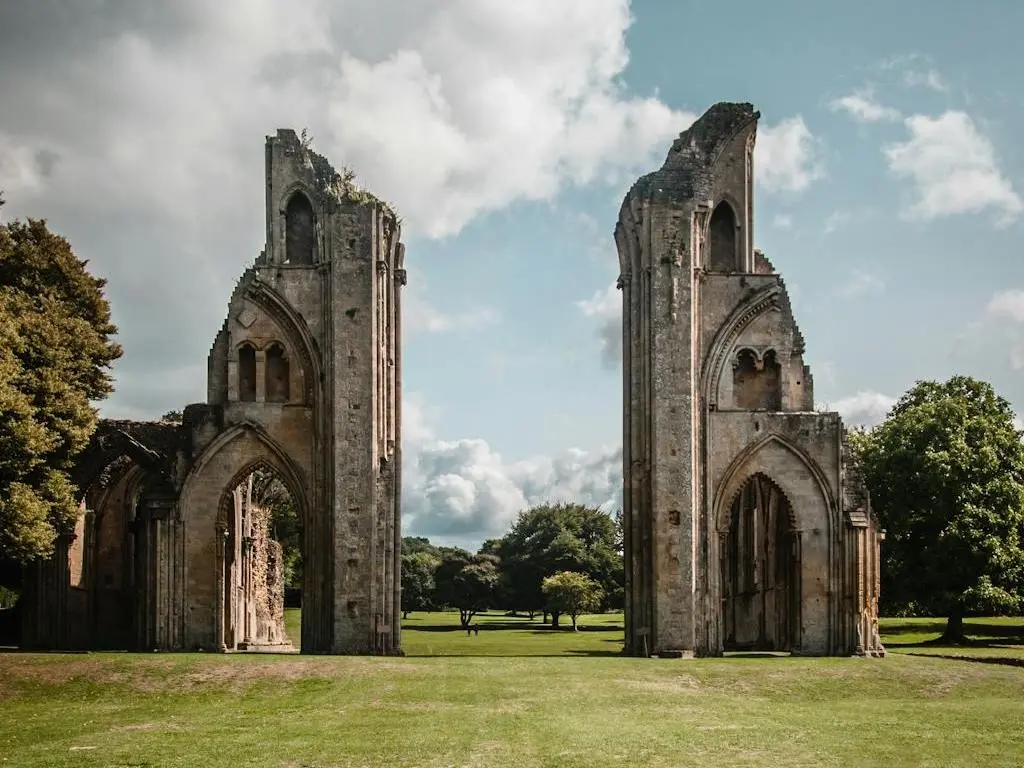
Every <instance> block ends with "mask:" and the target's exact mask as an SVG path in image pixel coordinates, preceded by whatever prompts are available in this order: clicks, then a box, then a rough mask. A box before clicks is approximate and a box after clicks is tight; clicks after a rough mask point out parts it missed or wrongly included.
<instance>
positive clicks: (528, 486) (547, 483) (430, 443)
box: [402, 394, 622, 548]
mask: <svg viewBox="0 0 1024 768" xmlns="http://www.w3.org/2000/svg"><path fill="white" fill-rule="evenodd" d="M434 417H436V413H435V414H431V413H430V411H429V408H428V407H427V406H426V405H425V404H424V403H423V401H422V399H420V398H419V397H417V396H416V395H415V394H412V395H409V396H407V397H406V398H405V401H404V403H403V422H404V424H403V427H404V429H405V456H404V459H403V460H404V466H405V472H404V476H403V489H402V515H403V526H404V528H405V530H407V531H408V532H409V533H410V534H412V535H420V536H429V537H431V538H433V539H435V540H436V541H440V542H446V543H451V544H457V545H460V546H468V547H471V548H475V547H476V546H477V545H478V544H479V543H480V542H481V541H482V540H483V539H486V538H490V537H494V536H501V535H502V534H504V533H505V532H506V531H507V530H508V528H509V526H510V525H511V523H512V522H513V521H514V520H515V518H516V516H517V515H518V514H519V513H520V512H521V511H522V510H524V509H526V508H528V507H530V506H533V505H536V504H541V503H544V502H547V501H576V502H580V503H584V504H591V505H594V506H599V507H601V508H602V509H604V510H606V511H608V512H612V511H614V510H615V509H618V508H620V507H621V505H622V451H621V449H605V450H601V451H593V452H591V451H583V450H579V449H569V450H567V451H565V452H564V453H563V454H561V455H559V456H554V457H551V456H536V457H533V458H530V459H527V460H524V461H518V462H516V461H507V460H506V459H504V458H503V457H502V456H501V455H500V454H499V453H497V452H496V451H495V450H494V449H492V448H491V446H490V445H489V444H488V443H487V441H486V440H482V439H479V438H463V439H459V440H439V439H437V438H436V431H435V429H434V427H433V424H432V419H433V418H434Z"/></svg>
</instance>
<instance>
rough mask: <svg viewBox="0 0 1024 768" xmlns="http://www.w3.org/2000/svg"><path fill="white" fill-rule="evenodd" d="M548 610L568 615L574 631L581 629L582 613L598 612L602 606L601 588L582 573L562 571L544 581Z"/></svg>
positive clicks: (543, 588)
mask: <svg viewBox="0 0 1024 768" xmlns="http://www.w3.org/2000/svg"><path fill="white" fill-rule="evenodd" d="M541 589H542V590H543V592H544V599H545V600H546V601H547V607H548V610H549V611H551V612H552V613H566V614H568V615H569V617H570V618H571V619H572V629H573V631H574V632H575V631H576V630H578V629H579V626H578V625H577V619H578V618H579V615H580V614H581V613H586V612H587V611H594V610H597V608H598V606H600V605H601V597H602V594H601V587H600V586H599V585H598V584H597V582H596V581H594V580H593V579H589V578H587V577H586V576H584V575H583V574H582V573H573V572H572V571H562V572H561V573H556V574H554V575H553V576H548V577H547V578H546V579H544V583H543V585H542V587H541Z"/></svg>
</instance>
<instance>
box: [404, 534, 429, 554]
mask: <svg viewBox="0 0 1024 768" xmlns="http://www.w3.org/2000/svg"><path fill="white" fill-rule="evenodd" d="M416 552H426V553H427V554H428V555H431V556H432V557H438V549H437V547H435V546H434V545H433V544H431V543H430V539H428V538H426V537H425V536H404V537H402V554H403V555H412V554H415V553H416Z"/></svg>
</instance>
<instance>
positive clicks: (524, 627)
mask: <svg viewBox="0 0 1024 768" xmlns="http://www.w3.org/2000/svg"><path fill="white" fill-rule="evenodd" d="M472 626H473V628H474V629H479V630H480V632H502V631H505V630H515V631H517V632H529V633H531V634H534V635H550V634H552V633H556V632H557V633H562V632H572V626H571V625H563V626H561V627H559V628H558V629H552V628H551V626H550V625H546V624H540V623H536V624H525V623H523V622H521V621H520V622H514V621H484V622H480V623H479V624H473V625H472ZM402 629H403V630H404V631H407V632H463V633H465V631H466V629H465V628H464V627H460V626H459V625H458V624H415V625H408V626H404V627H403V628H402ZM624 631H625V628H624V627H623V626H622V625H621V624H599V625H597V626H586V625H585V624H580V626H579V629H578V630H577V633H578V634H582V633H584V632H624Z"/></svg>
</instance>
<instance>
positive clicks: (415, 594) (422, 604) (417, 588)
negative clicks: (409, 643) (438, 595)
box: [402, 551, 440, 619]
mask: <svg viewBox="0 0 1024 768" xmlns="http://www.w3.org/2000/svg"><path fill="white" fill-rule="evenodd" d="M439 563H440V561H439V560H438V559H437V557H436V556H434V555H432V554H430V553H429V552H424V551H420V552H410V553H406V554H403V555H402V618H403V619H405V618H408V617H409V613H410V612H411V611H429V610H430V609H431V608H432V607H433V603H434V572H435V571H436V570H437V566H438V564H439Z"/></svg>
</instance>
